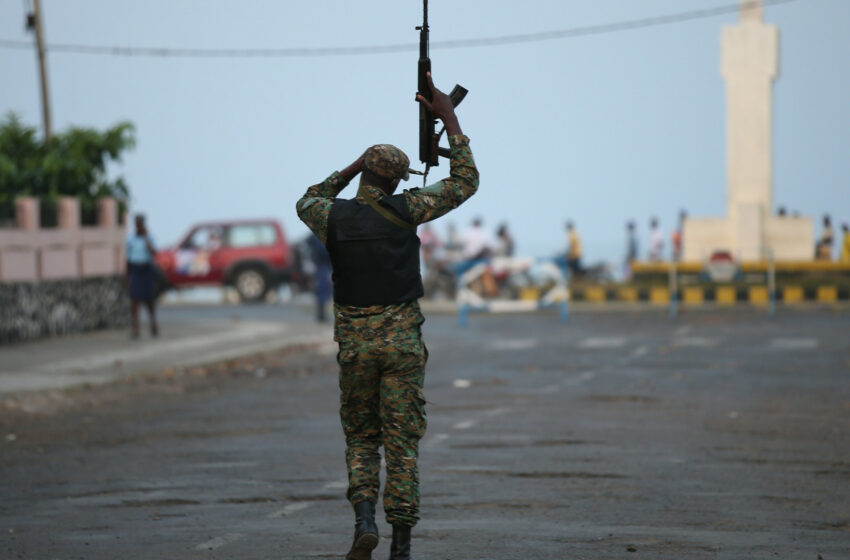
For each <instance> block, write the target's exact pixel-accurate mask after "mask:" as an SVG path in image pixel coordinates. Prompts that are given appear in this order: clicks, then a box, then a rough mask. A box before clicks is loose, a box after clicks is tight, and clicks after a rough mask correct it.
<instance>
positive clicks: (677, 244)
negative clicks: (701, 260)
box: [671, 210, 688, 261]
mask: <svg viewBox="0 0 850 560" xmlns="http://www.w3.org/2000/svg"><path fill="white" fill-rule="evenodd" d="M687 217H688V214H687V212H685V211H684V210H682V211H681V212H679V227H677V228H676V229H675V230H674V231H673V235H672V236H671V240H672V242H673V260H674V261H680V260H682V232H683V231H684V229H685V218H687Z"/></svg>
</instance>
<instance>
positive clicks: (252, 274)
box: [233, 268, 269, 301]
mask: <svg viewBox="0 0 850 560" xmlns="http://www.w3.org/2000/svg"><path fill="white" fill-rule="evenodd" d="M233 285H234V286H235V287H236V291H237V292H238V293H239V299H241V300H242V301H262V300H263V299H265V297H266V292H268V290H269V282H268V280H266V275H265V274H263V271H261V270H259V269H257V268H245V269H243V270H240V271H239V273H237V274H236V277H235V278H234V279H233Z"/></svg>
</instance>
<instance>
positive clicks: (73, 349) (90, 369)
mask: <svg viewBox="0 0 850 560" xmlns="http://www.w3.org/2000/svg"><path fill="white" fill-rule="evenodd" d="M186 315H187V314H186V313H185V312H182V311H175V312H173V313H169V312H168V310H162V312H161V318H160V330H161V333H160V336H159V338H155V339H154V338H151V337H150V335H148V334H147V331H146V330H144V331H143V334H142V337H141V338H140V339H138V340H131V339H130V337H129V336H128V331H127V330H120V331H116V330H111V331H97V332H92V333H85V334H78V335H71V336H63V337H56V338H51V339H46V340H42V341H38V342H31V343H24V344H17V345H11V346H5V347H0V395H3V394H9V393H21V392H27V391H39V390H49V389H53V390H56V389H67V388H71V387H74V386H79V385H86V384H101V383H108V382H110V381H115V380H118V379H123V378H126V377H130V376H134V375H139V374H144V373H152V372H156V371H158V370H160V369H162V368H166V367H189V366H194V365H200V364H205V363H212V362H217V361H222V360H227V359H232V358H236V357H240V356H245V355H250V354H256V353H260V352H268V351H272V350H279V349H282V348H287V347H291V346H297V345H304V344H325V343H327V344H330V343H331V342H332V341H333V332H332V328H331V326H330V325H327V324H325V325H319V324H316V323H314V322H310V321H307V320H303V319H301V320H298V319H296V320H291V319H287V318H282V319H279V320H275V319H274V318H272V317H264V316H261V319H259V320H258V319H255V318H252V319H251V320H243V319H241V318H239V317H238V316H232V317H216V316H213V317H205V316H195V317H191V316H186ZM234 315H236V314H235V313H234ZM143 325H144V323H143Z"/></svg>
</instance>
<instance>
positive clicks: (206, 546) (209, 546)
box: [195, 533, 245, 550]
mask: <svg viewBox="0 0 850 560" xmlns="http://www.w3.org/2000/svg"><path fill="white" fill-rule="evenodd" d="M244 536H245V535H244V534H242V533H227V534H226V535H222V536H220V537H215V538H214V539H210V540H208V541H207V542H205V543H201V544H199V545H198V546H196V547H195V550H215V549H216V548H221V547H222V546H224V545H226V544H230V543H232V542H235V541H238V540H239V539H241V538H242V537H244Z"/></svg>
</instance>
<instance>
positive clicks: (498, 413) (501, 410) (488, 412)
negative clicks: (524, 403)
mask: <svg viewBox="0 0 850 560" xmlns="http://www.w3.org/2000/svg"><path fill="white" fill-rule="evenodd" d="M508 411H510V408H509V407H507V406H500V407H499V408H491V409H490V410H485V411H484V416H501V415H502V414H505V413H506V412H508Z"/></svg>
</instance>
